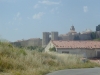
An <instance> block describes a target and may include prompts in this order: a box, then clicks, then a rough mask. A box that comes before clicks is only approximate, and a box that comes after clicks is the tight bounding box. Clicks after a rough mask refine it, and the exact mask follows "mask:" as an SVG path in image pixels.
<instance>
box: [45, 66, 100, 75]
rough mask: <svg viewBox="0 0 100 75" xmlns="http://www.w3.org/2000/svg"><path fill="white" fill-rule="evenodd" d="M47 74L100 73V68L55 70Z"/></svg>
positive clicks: (95, 74) (86, 74) (87, 74)
mask: <svg viewBox="0 0 100 75" xmlns="http://www.w3.org/2000/svg"><path fill="white" fill-rule="evenodd" d="M47 75H100V68H87V69H67V70H60V71H55V72H53V73H49V74H47Z"/></svg>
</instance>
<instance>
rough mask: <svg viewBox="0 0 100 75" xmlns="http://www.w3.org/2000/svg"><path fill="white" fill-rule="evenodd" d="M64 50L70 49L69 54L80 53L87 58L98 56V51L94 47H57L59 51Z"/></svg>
mask: <svg viewBox="0 0 100 75" xmlns="http://www.w3.org/2000/svg"><path fill="white" fill-rule="evenodd" d="M62 51H69V54H78V55H82V56H83V57H87V58H90V57H95V56H96V51H95V50H93V49H92V50H90V49H57V52H58V53H62Z"/></svg>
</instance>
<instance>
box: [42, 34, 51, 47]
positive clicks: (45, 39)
mask: <svg viewBox="0 0 100 75" xmlns="http://www.w3.org/2000/svg"><path fill="white" fill-rule="evenodd" d="M49 35H50V33H49V32H43V39H42V47H45V46H46V45H47V44H48V43H49V41H50V37H49Z"/></svg>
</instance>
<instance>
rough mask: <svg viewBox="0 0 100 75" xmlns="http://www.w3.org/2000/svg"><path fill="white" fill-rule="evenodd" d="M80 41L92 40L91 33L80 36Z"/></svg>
mask: <svg viewBox="0 0 100 75" xmlns="http://www.w3.org/2000/svg"><path fill="white" fill-rule="evenodd" d="M79 38H80V40H91V39H92V38H91V33H87V34H80V35H79Z"/></svg>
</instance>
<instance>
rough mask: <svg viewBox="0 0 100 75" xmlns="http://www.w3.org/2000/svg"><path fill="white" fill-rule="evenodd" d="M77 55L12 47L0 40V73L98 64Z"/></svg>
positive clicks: (28, 74) (40, 73) (41, 74)
mask: <svg viewBox="0 0 100 75" xmlns="http://www.w3.org/2000/svg"><path fill="white" fill-rule="evenodd" d="M79 59H80V57H79V56H75V55H64V54H56V53H44V52H42V53H40V52H36V51H29V50H25V49H19V48H16V47H13V46H12V45H10V44H9V43H2V42H0V75H2V74H6V73H7V74H8V75H45V74H46V73H48V72H52V71H55V70H60V69H67V68H68V69H71V68H87V67H95V66H99V65H97V64H95V63H91V62H89V61H88V62H87V63H83V62H82V61H80V60H79Z"/></svg>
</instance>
